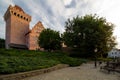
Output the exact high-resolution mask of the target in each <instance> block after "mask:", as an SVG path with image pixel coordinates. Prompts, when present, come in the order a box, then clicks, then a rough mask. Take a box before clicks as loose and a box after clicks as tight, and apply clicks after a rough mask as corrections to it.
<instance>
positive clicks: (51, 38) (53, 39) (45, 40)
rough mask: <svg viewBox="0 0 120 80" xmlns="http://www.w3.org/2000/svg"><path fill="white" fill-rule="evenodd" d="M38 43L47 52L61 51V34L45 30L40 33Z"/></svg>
mask: <svg viewBox="0 0 120 80" xmlns="http://www.w3.org/2000/svg"><path fill="white" fill-rule="evenodd" d="M38 43H39V46H40V47H42V48H44V49H45V50H48V51H51V50H59V49H60V48H61V38H60V34H59V32H57V31H54V30H51V29H45V30H43V31H42V32H41V33H40V36H39V39H38Z"/></svg>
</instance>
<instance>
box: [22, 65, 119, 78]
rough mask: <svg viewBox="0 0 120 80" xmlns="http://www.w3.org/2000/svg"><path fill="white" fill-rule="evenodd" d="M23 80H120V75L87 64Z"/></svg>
mask: <svg viewBox="0 0 120 80" xmlns="http://www.w3.org/2000/svg"><path fill="white" fill-rule="evenodd" d="M22 80H120V75H119V74H113V73H111V74H108V73H106V72H101V71H100V70H99V68H94V64H92V63H87V64H83V65H82V66H79V67H68V68H64V69H60V70H56V71H53V72H50V73H46V74H42V75H37V76H34V77H29V78H25V79H22Z"/></svg>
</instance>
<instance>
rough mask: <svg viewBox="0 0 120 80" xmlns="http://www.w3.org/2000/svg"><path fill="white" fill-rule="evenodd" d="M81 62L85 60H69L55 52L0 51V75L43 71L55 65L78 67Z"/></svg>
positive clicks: (67, 57) (69, 58)
mask: <svg viewBox="0 0 120 80" xmlns="http://www.w3.org/2000/svg"><path fill="white" fill-rule="evenodd" d="M1 52H2V53H1ZM83 62H85V60H83V59H77V58H71V57H69V56H67V55H65V54H63V53H57V52H49V53H48V52H40V51H27V50H12V49H11V50H5V49H0V74H9V73H17V72H24V71H31V70H36V69H43V68H48V67H51V66H54V65H57V64H69V65H70V66H79V65H81V64H82V63H83Z"/></svg>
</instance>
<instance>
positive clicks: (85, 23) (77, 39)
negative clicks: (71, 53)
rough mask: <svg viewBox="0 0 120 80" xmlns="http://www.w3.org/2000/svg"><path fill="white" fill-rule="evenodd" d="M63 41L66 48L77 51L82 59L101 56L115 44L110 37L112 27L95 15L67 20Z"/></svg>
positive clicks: (113, 39)
mask: <svg viewBox="0 0 120 80" xmlns="http://www.w3.org/2000/svg"><path fill="white" fill-rule="evenodd" d="M65 28H66V31H65V32H64V34H63V40H64V42H65V44H66V45H67V46H70V47H73V48H75V49H78V50H79V52H80V53H79V54H80V55H82V54H83V56H84V57H93V56H94V55H95V54H97V56H103V55H104V54H106V53H107V52H108V51H109V50H110V49H112V48H113V47H114V46H115V45H116V43H115V38H114V37H113V36H112V34H113V28H114V25H113V24H112V23H109V22H107V21H106V19H105V18H103V17H99V16H96V15H85V16H83V17H79V16H77V17H75V18H73V19H72V20H70V19H68V20H67V21H66V25H65ZM96 49H97V52H95V50H96Z"/></svg>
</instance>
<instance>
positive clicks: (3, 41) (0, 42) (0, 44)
mask: <svg viewBox="0 0 120 80" xmlns="http://www.w3.org/2000/svg"><path fill="white" fill-rule="evenodd" d="M0 48H5V40H4V39H1V38H0Z"/></svg>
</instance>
